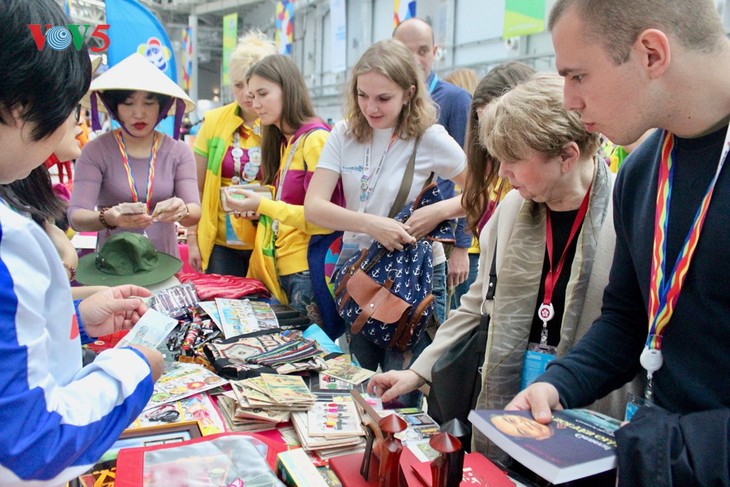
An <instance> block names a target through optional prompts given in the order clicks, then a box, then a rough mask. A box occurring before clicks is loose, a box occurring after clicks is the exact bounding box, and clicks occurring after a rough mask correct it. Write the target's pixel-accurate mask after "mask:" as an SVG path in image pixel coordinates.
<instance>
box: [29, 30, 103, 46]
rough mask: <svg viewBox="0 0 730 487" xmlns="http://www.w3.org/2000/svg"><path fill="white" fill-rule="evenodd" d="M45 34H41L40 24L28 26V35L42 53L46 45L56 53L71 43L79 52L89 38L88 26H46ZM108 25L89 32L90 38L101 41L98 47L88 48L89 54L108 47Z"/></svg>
mask: <svg viewBox="0 0 730 487" xmlns="http://www.w3.org/2000/svg"><path fill="white" fill-rule="evenodd" d="M45 27H46V33H45V34H44V33H43V29H42V24H28V28H29V29H30V33H31V34H32V35H33V40H34V41H35V45H36V47H38V50H39V51H42V50H43V48H44V47H45V45H46V44H48V47H50V48H51V49H55V50H56V51H63V50H64V49H66V48H67V47H68V46H70V45H71V43H72V42H73V45H74V48H75V49H76V50H77V51H79V50H81V47H82V46H83V45H84V41H85V40H86V37H87V36H89V29H91V25H90V24H66V26H62V25H51V24H46V26H45ZM108 29H109V24H99V25H97V26H96V27H95V28H94V30H93V31H92V32H91V36H90V37H95V38H97V39H98V40H100V41H101V45H100V46H90V48H89V49H90V50H91V52H102V51H106V49H107V48H108V47H109V42H110V41H109V35H108V34H107V30H108Z"/></svg>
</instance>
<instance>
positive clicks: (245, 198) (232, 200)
mask: <svg viewBox="0 0 730 487" xmlns="http://www.w3.org/2000/svg"><path fill="white" fill-rule="evenodd" d="M224 194H225V198H226V206H227V207H228V208H230V211H232V212H233V213H234V214H240V216H243V215H244V214H246V215H247V217H249V215H252V214H254V213H256V212H258V209H259V204H261V200H262V199H263V197H262V196H261V195H260V194H259V193H257V192H255V191H248V190H246V189H239V188H225V190H224ZM237 216H239V215H237Z"/></svg>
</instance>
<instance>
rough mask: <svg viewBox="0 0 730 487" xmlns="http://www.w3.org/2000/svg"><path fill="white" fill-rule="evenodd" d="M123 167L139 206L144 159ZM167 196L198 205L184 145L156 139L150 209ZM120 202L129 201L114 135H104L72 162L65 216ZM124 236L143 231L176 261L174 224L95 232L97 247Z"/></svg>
mask: <svg viewBox="0 0 730 487" xmlns="http://www.w3.org/2000/svg"><path fill="white" fill-rule="evenodd" d="M161 135H162V134H161ZM129 165H130V167H131V169H132V174H133V175H134V179H135V182H136V186H137V191H138V193H139V197H140V201H143V202H144V201H145V198H146V197H147V180H148V177H149V157H145V158H137V157H130V158H129ZM173 196H177V197H178V198H181V199H182V200H183V201H184V202H185V203H187V204H189V203H195V204H200V196H199V194H198V182H197V172H196V167H195V157H194V156H193V152H192V151H191V150H190V148H189V147H188V146H187V144H185V143H184V142H181V141H177V140H174V139H173V138H171V137H168V136H167V135H162V142H161V143H160V146H159V148H158V150H157V162H156V163H155V177H154V180H153V186H152V203H151V205H150V208H151V209H154V208H155V205H156V204H157V203H158V202H160V201H164V200H166V199H168V198H171V197H173ZM125 201H127V202H129V201H132V192H131V190H130V188H129V181H128V178H127V172H126V171H125V169H124V164H123V163H122V155H121V153H120V151H119V146H118V145H117V141H116V139H115V137H114V135H113V134H112V133H106V134H103V135H100V136H99V137H97V138H96V139H94V140H92V141H91V142H89V143H88V144H86V145H85V146H84V149H83V151H82V152H81V156H79V158H78V160H77V161H76V167H75V169H74V183H73V191H72V193H71V202H70V204H69V207H68V215H69V218H70V217H71V216H72V215H73V213H74V212H75V211H77V210H79V209H85V210H91V211H94V210H96V209H97V208H103V207H106V206H114V205H117V204H119V203H123V202H125ZM124 231H128V232H137V233H142V232H146V233H147V237H149V239H150V240H151V241H152V243H153V244H154V246H155V248H156V249H157V250H158V251H159V252H164V253H166V254H170V255H173V256H175V257H178V258H179V257H180V253H179V251H178V247H177V232H176V230H175V224H174V223H163V222H155V223H153V224H152V225H150V226H149V227H147V228H146V229H141V228H140V229H134V228H117V229H115V230H102V231H100V232H99V240H98V242H97V248H101V246H102V245H104V242H105V241H106V239H107V238H108V237H109V235H112V234H114V233H118V232H124Z"/></svg>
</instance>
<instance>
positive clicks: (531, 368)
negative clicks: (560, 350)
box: [520, 343, 556, 390]
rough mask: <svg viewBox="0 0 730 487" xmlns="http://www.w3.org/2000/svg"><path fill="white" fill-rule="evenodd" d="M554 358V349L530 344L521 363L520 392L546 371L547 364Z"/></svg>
mask: <svg viewBox="0 0 730 487" xmlns="http://www.w3.org/2000/svg"><path fill="white" fill-rule="evenodd" d="M555 356H556V348H555V347H552V346H543V345H540V344H539V343H530V344H529V345H528V347H527V350H526V351H525V358H524V360H523V362H522V379H521V380H520V390H522V389H524V388H525V387H527V386H529V385H530V384H532V383H533V382H534V381H535V379H537V378H538V377H539V376H540V375H542V373H543V372H545V369H547V366H548V364H549V363H550V362H552V361H553V360H555Z"/></svg>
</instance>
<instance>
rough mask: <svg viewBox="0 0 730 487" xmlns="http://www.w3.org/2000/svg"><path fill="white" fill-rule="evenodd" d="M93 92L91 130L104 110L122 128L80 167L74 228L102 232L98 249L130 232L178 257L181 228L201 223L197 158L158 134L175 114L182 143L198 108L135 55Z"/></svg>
mask: <svg viewBox="0 0 730 487" xmlns="http://www.w3.org/2000/svg"><path fill="white" fill-rule="evenodd" d="M90 92H91V111H92V124H98V116H97V109H104V110H106V111H107V113H108V114H109V115H110V116H111V117H112V118H113V119H114V120H115V121H116V122H117V123H118V124H119V125H120V128H118V129H116V130H112V131H111V132H109V133H106V134H104V135H101V136H99V137H97V138H96V139H94V140H93V141H91V142H89V143H88V144H87V145H86V146H85V147H84V150H83V151H82V153H81V156H80V157H79V159H78V160H77V161H76V174H75V177H74V191H73V194H72V195H71V203H70V205H69V210H68V217H69V223H70V224H71V226H72V227H73V228H74V229H75V230H77V231H87V232H88V231H98V232H99V240H98V243H97V246H98V247H101V246H102V245H103V244H104V242H105V241H106V239H107V238H108V236H109V235H111V234H113V233H116V232H122V231H131V232H137V233H144V234H146V235H147V236H148V237H149V239H150V240H151V241H152V243H153V244H154V246H155V248H156V249H157V250H158V251H160V252H164V253H166V254H170V255H173V256H175V257H179V251H178V247H177V228H176V226H175V223H176V222H177V223H180V224H181V225H183V226H190V225H195V224H196V223H197V222H198V220H199V219H200V198H199V196H198V185H197V178H196V169H195V159H194V157H193V154H192V151H191V150H190V149H189V148H188V146H187V145H186V144H185V143H183V142H181V141H178V140H175V138H172V137H169V136H167V135H164V134H162V133H161V132H159V131H157V130H156V127H157V125H158V124H159V122H160V121H161V120H162V119H163V118H165V117H166V116H167V115H168V114H169V115H172V114H174V115H175V136H177V134H178V133H179V129H180V123H181V121H182V116H183V114H184V113H185V112H188V111H190V110H192V109H193V108H194V107H195V105H194V103H193V102H192V101H191V100H190V98H189V97H188V96H187V95H186V94H185V92H184V91H183V90H182V89H181V88H180V87H179V86H177V85H176V84H175V83H174V82H173V81H172V80H170V79H169V78H168V77H167V76H165V75H164V73H162V71H160V70H159V69H157V68H156V67H155V66H154V65H153V64H152V63H150V62H149V61H147V60H146V59H145V58H144V57H143V56H141V55H139V54H136V53H135V54H132V55H131V56H129V57H128V58H126V59H125V60H123V61H122V62H120V63H119V64H117V65H115V66H114V67H112V68H111V69H109V70H108V71H106V72H105V73H104V74H102V75H101V76H99V77H98V78H97V79H96V80H94V81H93V82H92V84H91V88H90ZM97 98H98V99H100V100H101V102H102V103H103V107H98V102H97Z"/></svg>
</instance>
